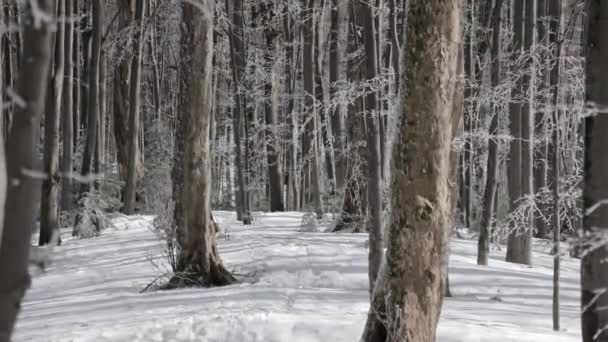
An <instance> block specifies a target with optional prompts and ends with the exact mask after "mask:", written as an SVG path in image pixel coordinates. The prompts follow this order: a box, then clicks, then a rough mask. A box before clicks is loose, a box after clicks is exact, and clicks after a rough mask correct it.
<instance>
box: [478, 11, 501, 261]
mask: <svg viewBox="0 0 608 342" xmlns="http://www.w3.org/2000/svg"><path fill="white" fill-rule="evenodd" d="M502 4H503V0H496V3H495V4H494V8H493V9H492V43H491V61H492V63H491V64H492V74H491V82H492V87H493V88H497V87H498V86H499V84H500V77H501V62H500V48H501V44H500V33H501V29H500V27H501V24H502V20H501V19H502V18H501V15H500V14H501V11H502ZM482 58H483V56H482ZM497 107H498V106H494V108H493V113H492V114H491V115H492V119H491V120H490V138H489V139H488V160H487V165H486V171H487V173H488V174H487V176H486V188H485V190H484V196H483V199H484V201H483V209H482V214H481V225H480V227H479V240H478V243H477V264H478V265H487V264H488V258H489V255H490V225H491V224H492V217H493V214H494V209H495V206H496V203H495V202H496V201H495V199H496V187H497V184H496V183H497V181H496V178H497V173H498V141H497V139H496V135H497V134H498V108H497Z"/></svg>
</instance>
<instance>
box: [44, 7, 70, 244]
mask: <svg viewBox="0 0 608 342" xmlns="http://www.w3.org/2000/svg"><path fill="white" fill-rule="evenodd" d="M56 13H57V15H58V17H59V16H65V13H66V11H65V0H58V1H57V12H56ZM64 32H65V21H64V20H58V21H57V32H56V33H55V61H54V64H55V68H54V70H53V71H52V76H51V86H50V87H49V94H48V95H47V101H46V103H47V108H46V113H45V114H44V172H45V173H46V176H47V177H46V179H45V180H44V181H43V182H42V197H41V201H40V235H39V239H38V243H39V244H40V245H41V246H42V245H46V244H47V243H49V242H50V241H51V238H52V236H53V234H59V223H58V222H57V215H58V213H59V181H60V179H61V178H60V175H59V126H60V124H61V110H62V108H61V103H62V98H63V79H64V76H63V72H64V56H65V49H64V48H65V34H64Z"/></svg>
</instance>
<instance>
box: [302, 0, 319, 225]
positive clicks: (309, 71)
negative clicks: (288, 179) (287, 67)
mask: <svg viewBox="0 0 608 342" xmlns="http://www.w3.org/2000/svg"><path fill="white" fill-rule="evenodd" d="M305 2H307V3H308V4H307V5H306V8H307V9H308V11H305V12H302V13H303V16H304V17H303V19H302V20H303V23H302V36H303V40H304V51H303V57H302V63H303V78H304V106H305V110H306V111H307V116H306V122H307V123H306V124H305V125H304V127H303V129H302V131H303V135H304V137H303V138H302V140H303V143H302V153H303V155H304V159H305V160H308V162H307V163H306V164H305V165H307V167H305V168H304V170H306V169H309V170H310V171H311V173H312V176H311V186H312V189H311V192H312V201H313V209H314V212H315V214H316V215H317V218H319V219H320V218H321V217H322V215H323V203H322V201H321V184H320V175H319V158H318V150H317V149H316V148H315V147H316V141H315V140H316V132H315V125H314V120H315V116H316V115H317V114H316V109H315V108H314V107H315V89H314V88H315V82H314V67H315V61H314V46H315V44H314V34H313V32H314V20H313V17H314V12H315V9H314V8H315V1H314V0H305Z"/></svg>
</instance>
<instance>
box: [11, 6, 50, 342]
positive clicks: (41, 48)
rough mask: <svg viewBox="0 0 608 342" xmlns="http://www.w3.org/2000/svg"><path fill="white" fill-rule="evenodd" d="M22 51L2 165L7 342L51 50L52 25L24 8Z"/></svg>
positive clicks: (24, 252)
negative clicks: (4, 179) (17, 102)
mask: <svg viewBox="0 0 608 342" xmlns="http://www.w3.org/2000/svg"><path fill="white" fill-rule="evenodd" d="M35 4H36V5H37V6H38V8H40V9H41V10H43V11H45V12H46V13H54V8H55V1H36V3H35ZM24 9H25V11H26V13H24V18H23V31H22V34H23V54H22V58H23V59H22V61H21V62H20V63H21V72H20V75H19V81H18V87H17V92H18V94H19V95H20V96H21V98H22V99H23V101H24V102H25V103H27V106H23V107H22V106H17V107H16V111H15V117H14V122H13V127H12V129H11V131H10V133H9V136H8V139H7V149H6V152H7V154H6V162H7V163H6V164H7V174H8V179H11V180H12V181H11V182H9V184H8V188H7V196H6V205H5V208H4V212H5V213H10V215H5V216H4V217H3V220H4V232H3V235H2V243H1V244H0V274H2V279H3V280H2V281H0V341H1V342H9V341H10V340H11V334H12V332H13V329H14V326H15V320H16V319H17V314H18V311H19V308H20V307H21V300H22V299H23V296H24V295H25V291H26V290H27V288H28V287H29V285H30V276H29V274H28V263H29V254H30V240H31V236H32V230H33V226H34V215H35V207H36V205H37V203H36V198H37V196H36V194H37V193H38V191H39V189H40V188H39V186H40V181H38V180H36V179H35V178H33V177H30V176H28V175H26V174H24V173H23V172H22V170H24V169H26V170H36V169H38V168H39V167H40V161H39V160H38V158H37V151H36V144H37V143H38V140H39V133H40V118H41V116H42V111H43V110H44V103H45V96H46V89H47V87H48V78H49V71H50V67H51V59H52V58H51V54H52V31H53V30H52V28H51V27H50V24H49V23H48V22H44V21H43V22H42V24H41V25H36V24H35V23H34V21H33V18H32V14H31V13H30V12H29V11H30V8H29V7H24Z"/></svg>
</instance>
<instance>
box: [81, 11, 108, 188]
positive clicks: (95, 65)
mask: <svg viewBox="0 0 608 342" xmlns="http://www.w3.org/2000/svg"><path fill="white" fill-rule="evenodd" d="M91 2H92V10H91V13H92V17H93V29H92V36H93V37H92V42H91V44H92V45H91V63H90V64H91V65H90V66H89V70H88V76H89V85H88V95H87V96H86V99H87V102H86V104H87V108H86V111H87V139H86V143H85V149H84V155H83V157H82V172H81V174H82V175H83V176H85V177H90V176H91V167H92V166H93V159H94V156H95V147H96V144H97V134H98V133H97V125H98V121H99V60H100V55H101V30H102V29H103V27H102V20H103V2H102V1H101V0H92V1H91ZM85 51H86V49H85ZM85 74H86V73H85ZM90 189H91V182H85V183H83V184H82V186H81V188H80V194H81V195H83V194H84V193H85V192H88V191H89V190H90Z"/></svg>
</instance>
